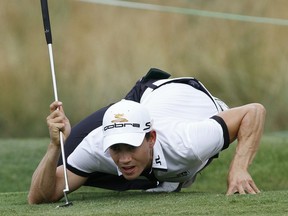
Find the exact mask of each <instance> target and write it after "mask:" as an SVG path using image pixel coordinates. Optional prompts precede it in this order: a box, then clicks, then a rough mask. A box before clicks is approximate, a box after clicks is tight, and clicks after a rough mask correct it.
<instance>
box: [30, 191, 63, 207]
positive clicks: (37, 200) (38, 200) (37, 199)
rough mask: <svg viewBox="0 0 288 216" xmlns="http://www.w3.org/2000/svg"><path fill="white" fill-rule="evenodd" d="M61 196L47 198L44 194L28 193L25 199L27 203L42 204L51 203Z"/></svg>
mask: <svg viewBox="0 0 288 216" xmlns="http://www.w3.org/2000/svg"><path fill="white" fill-rule="evenodd" d="M60 199H61V198H53V197H50V198H47V197H44V196H41V194H33V193H31V192H30V193H29V194H28V197H27V201H28V204H29V205H35V204H43V203H53V202H57V201H59V200H60Z"/></svg>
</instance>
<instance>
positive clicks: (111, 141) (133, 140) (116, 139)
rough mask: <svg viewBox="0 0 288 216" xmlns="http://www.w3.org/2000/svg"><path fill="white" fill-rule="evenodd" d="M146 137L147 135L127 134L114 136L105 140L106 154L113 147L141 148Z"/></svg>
mask: <svg viewBox="0 0 288 216" xmlns="http://www.w3.org/2000/svg"><path fill="white" fill-rule="evenodd" d="M144 137H145V133H125V134H122V133H121V134H113V135H109V136H105V137H104V138H103V149H104V152H106V151H107V150H108V149H109V148H110V147H111V146H112V145H115V144H127V145H131V146H134V147H139V146H140V145H141V144H142V142H143V140H144Z"/></svg>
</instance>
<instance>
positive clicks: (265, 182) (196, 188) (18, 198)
mask: <svg viewBox="0 0 288 216" xmlns="http://www.w3.org/2000/svg"><path fill="white" fill-rule="evenodd" d="M48 142H49V140H48V139H5V140H0V164H1V169H0V215H9V216H10V215H57V216H61V215H288V162H287V158H288V148H287V145H288V135H287V133H277V134H271V135H265V136H264V137H263V139H262V142H261V146H260V149H259V152H258V154H257V156H256V158H255V160H254V163H253V164H252V166H251V168H250V173H251V175H252V176H253V177H254V180H255V182H256V184H257V185H258V187H259V188H260V190H261V193H260V194H258V195H233V196H229V197H227V196H225V192H226V175H227V170H228V167H229V162H230V160H231V158H232V156H233V153H234V150H235V146H236V145H235V144H236V143H234V144H233V146H231V147H230V148H229V149H228V150H226V151H225V152H223V153H222V154H221V155H220V158H219V159H217V160H215V161H214V162H213V163H212V164H211V165H210V166H209V167H208V168H207V169H205V170H204V171H203V172H202V173H201V174H199V175H198V177H197V180H196V182H195V184H194V185H193V186H191V187H190V188H187V189H183V190H182V192H180V193H169V194H165V193H161V194H148V193H144V192H141V191H129V192H114V191H108V190H101V189H95V188H90V187H82V188H81V189H79V190H78V191H75V192H73V193H71V194H69V200H71V201H72V202H73V204H74V205H73V206H71V207H68V208H58V209H57V208H56V206H57V205H59V204H63V203H64V202H63V201H60V202H58V203H53V204H43V205H32V206H30V205H28V204H27V194H28V189H29V185H30V180H31V175H32V173H33V171H34V169H35V168H36V166H37V164H38V163H39V161H40V159H41V158H42V156H43V154H44V153H45V151H46V146H47V143H48Z"/></svg>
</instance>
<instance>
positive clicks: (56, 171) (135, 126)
mask: <svg viewBox="0 0 288 216" xmlns="http://www.w3.org/2000/svg"><path fill="white" fill-rule="evenodd" d="M169 76H170V75H169V74H167V73H165V72H163V71H160V70H158V69H151V70H150V71H149V72H148V74H147V75H146V76H144V77H143V78H142V79H141V80H139V81H138V82H137V83H136V85H135V86H134V87H133V88H132V90H131V91H130V92H129V93H128V94H127V96H126V97H125V100H121V101H119V102H118V103H115V104H113V105H110V106H107V107H104V108H102V109H100V110H98V111H96V112H95V113H93V114H92V115H90V116H88V117H87V118H86V119H84V120H83V121H81V122H80V123H79V124H78V125H76V126H75V127H74V128H73V129H72V130H71V127H70V123H69V120H68V119H67V117H66V116H65V114H64V109H63V107H62V103H61V102H59V101H55V102H53V103H52V104H51V105H50V112H51V113H50V115H49V116H48V117H47V124H48V127H49V132H50V144H49V145H48V149H47V152H46V154H45V156H44V158H43V159H42V161H41V162H40V164H39V165H38V167H37V169H36V170H35V172H34V174H33V177H32V182H31V188H30V191H29V195H28V202H29V203H30V204H36V203H44V202H55V201H58V200H59V199H61V198H62V197H63V188H64V186H65V183H64V172H63V165H62V160H61V157H60V151H61V148H60V141H59V131H62V132H63V136H64V139H65V153H66V156H67V169H68V171H67V174H68V180H69V187H70V191H74V190H76V189H78V188H79V187H81V186H82V185H86V186H93V187H99V188H106V189H112V190H118V191H124V190H129V189H140V190H145V191H148V192H172V191H180V190H181V188H182V187H188V186H190V185H191V184H192V183H193V182H194V180H195V178H196V175H197V173H199V172H200V171H201V170H202V169H204V168H205V167H206V166H207V165H208V164H209V163H210V162H211V161H212V160H213V158H216V157H217V156H218V154H219V153H220V151H222V150H224V149H226V148H227V147H229V144H230V143H232V142H233V141H234V140H235V139H237V140H238V142H237V148H236V152H235V155H234V157H233V160H232V162H231V165H230V169H229V173H228V180H227V183H228V185H227V187H228V188H227V192H226V193H227V195H231V194H234V193H240V194H245V193H249V194H256V193H259V192H260V191H259V189H258V188H257V186H256V185H255V183H254V181H253V179H252V177H251V176H250V174H249V172H248V167H249V165H250V164H251V163H252V160H253V158H254V156H255V154H256V152H257V149H258V145H259V142H260V138H261V135H262V131H263V127H264V121H265V108H264V107H263V106H262V105H261V104H258V103H253V104H248V105H244V106H241V107H236V108H231V109H228V107H227V106H226V105H225V104H224V103H223V102H222V101H220V100H219V99H217V98H215V97H213V96H212V95H211V94H210V93H209V92H208V91H207V90H206V88H205V87H204V86H203V85H202V84H201V83H200V82H199V81H198V80H196V79H194V78H176V79H168V77H169ZM59 158H60V159H59Z"/></svg>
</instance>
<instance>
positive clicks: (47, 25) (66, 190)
mask: <svg viewBox="0 0 288 216" xmlns="http://www.w3.org/2000/svg"><path fill="white" fill-rule="evenodd" d="M40 2H41V9H42V17H43V24H44V31H45V37H46V41H47V45H48V52H49V59H50V67H51V74H52V82H53V90H54V98H55V101H58V94H57V84H56V76H55V69H54V60H53V51H52V33H51V27H50V19H49V10H48V2H47V0H40ZM60 147H61V155H62V161H63V168H64V180H65V188H64V190H63V193H64V198H65V203H64V204H63V205H59V206H57V208H59V207H68V206H71V205H73V203H72V202H69V200H68V196H67V193H69V185H68V176H67V169H66V158H65V151H64V141H63V134H62V132H61V131H60Z"/></svg>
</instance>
